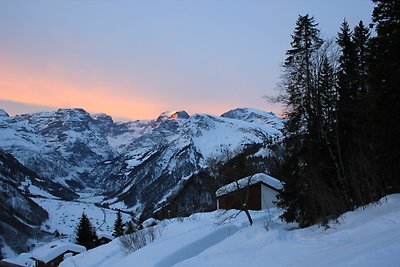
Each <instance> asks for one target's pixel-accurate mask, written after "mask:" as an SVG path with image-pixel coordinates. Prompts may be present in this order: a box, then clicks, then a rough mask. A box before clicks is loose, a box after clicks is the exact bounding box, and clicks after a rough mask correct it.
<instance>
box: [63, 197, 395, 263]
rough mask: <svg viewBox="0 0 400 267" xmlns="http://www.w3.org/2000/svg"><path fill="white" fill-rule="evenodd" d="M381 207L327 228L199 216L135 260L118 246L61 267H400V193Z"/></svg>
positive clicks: (265, 216)
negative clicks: (251, 224) (223, 220)
mask: <svg viewBox="0 0 400 267" xmlns="http://www.w3.org/2000/svg"><path fill="white" fill-rule="evenodd" d="M381 203H382V204H381V205H370V206H369V207H367V208H366V209H360V210H357V211H354V212H348V213H346V214H344V215H343V216H342V217H341V218H340V220H339V221H340V223H339V224H338V223H331V224H330V228H328V229H325V228H322V227H318V226H311V227H309V228H305V229H298V228H296V227H295V226H294V225H288V224H286V223H283V222H282V221H280V220H279V219H278V216H279V213H280V210H278V209H271V210H269V212H267V211H262V212H253V213H252V216H253V218H254V219H255V224H254V225H253V226H251V227H250V226H248V223H247V222H246V219H245V216H244V215H242V216H239V217H238V218H237V219H235V220H231V221H227V222H225V223H223V224H218V223H217V222H221V220H222V218H221V217H220V216H219V213H218V212H212V213H203V214H195V215H192V216H191V217H189V218H185V219H184V221H183V222H181V221H179V220H177V219H173V220H169V221H164V222H162V223H160V225H164V226H163V231H162V234H161V236H160V237H159V238H157V239H156V240H155V241H154V242H153V243H151V244H149V245H147V246H145V247H143V248H141V249H139V250H137V251H135V252H133V253H131V254H129V255H126V254H124V250H123V249H122V247H121V246H120V243H119V240H114V241H113V242H111V243H109V244H107V245H104V246H101V247H98V248H95V249H93V250H90V251H88V252H86V253H83V254H81V255H78V256H75V257H72V258H69V259H67V260H65V261H64V262H63V263H62V264H61V266H62V267H69V266H71V267H72V266H75V267H76V266H78V267H91V266H98V267H101V266H115V267H117V266H118V267H124V266H142V267H146V266H153V267H155V266H163V267H169V266H176V267H178V266H180V267H183V266H188V267H189V266H207V267H210V266H218V267H220V266H230V267H232V266H240V267H242V266H249V267H250V266H277V267H279V266H296V267H302V266H304V267H306V266H307V267H308V266H328V267H329V266H332V267H333V266H338V267H339V266H340V267H342V266H360V267H368V266H371V267H373V266H387V267H391V266H393V267H394V266H399V265H398V263H399V261H400V253H399V252H400V210H399V209H398V207H399V206H400V194H395V195H390V196H388V197H387V200H386V199H383V200H382V201H381ZM216 223H217V224H216Z"/></svg>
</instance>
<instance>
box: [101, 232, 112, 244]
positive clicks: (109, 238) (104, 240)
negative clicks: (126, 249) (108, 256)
mask: <svg viewBox="0 0 400 267" xmlns="http://www.w3.org/2000/svg"><path fill="white" fill-rule="evenodd" d="M97 237H98V241H97V245H98V246H101V245H104V244H107V243H110V242H111V241H112V240H113V239H114V237H113V236H112V235H109V234H105V233H100V234H98V235H97Z"/></svg>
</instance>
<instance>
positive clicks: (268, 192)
mask: <svg viewBox="0 0 400 267" xmlns="http://www.w3.org/2000/svg"><path fill="white" fill-rule="evenodd" d="M277 195H278V192H276V191H275V190H273V189H272V188H269V187H268V186H265V185H263V184H261V209H263V210H265V209H269V208H273V207H276V204H275V203H274V201H276V196H277Z"/></svg>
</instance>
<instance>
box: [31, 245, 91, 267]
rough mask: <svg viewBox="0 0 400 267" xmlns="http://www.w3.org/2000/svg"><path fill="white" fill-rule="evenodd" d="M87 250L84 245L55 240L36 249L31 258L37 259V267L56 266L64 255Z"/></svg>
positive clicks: (72, 254) (73, 254)
mask: <svg viewBox="0 0 400 267" xmlns="http://www.w3.org/2000/svg"><path fill="white" fill-rule="evenodd" d="M85 251H86V248H85V247H84V246H80V245H77V244H74V243H65V242H60V241H55V242H51V243H49V244H47V245H45V246H43V247H40V248H38V249H36V250H34V251H33V253H32V257H31V258H32V259H33V260H34V261H35V266H36V267H56V266H58V265H59V264H60V263H61V262H62V261H63V260H64V257H68V256H75V255H77V254H79V253H82V252H85Z"/></svg>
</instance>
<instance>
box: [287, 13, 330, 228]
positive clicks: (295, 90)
mask: <svg viewBox="0 0 400 267" xmlns="http://www.w3.org/2000/svg"><path fill="white" fill-rule="evenodd" d="M317 26H318V24H317V23H315V21H314V18H312V17H309V16H308V15H305V16H299V18H298V20H297V22H296V28H295V31H294V34H293V35H292V42H291V46H292V48H291V49H289V50H288V51H287V53H286V54H287V56H288V57H287V58H286V60H285V62H284V66H283V67H284V80H283V87H284V90H285V93H284V97H285V103H286V108H287V109H286V112H287V116H288V119H287V122H286V124H285V129H284V134H285V140H284V145H285V150H286V151H285V153H286V156H285V163H284V166H283V169H284V170H285V171H286V173H285V174H284V175H285V178H286V179H285V180H286V185H285V190H284V192H283V193H282V194H281V195H280V201H279V205H280V206H282V207H285V208H286V211H285V213H284V214H283V218H284V219H286V220H287V221H297V222H300V224H301V225H302V226H306V225H309V224H312V223H314V222H315V220H316V219H317V218H319V217H320V215H321V209H322V207H321V205H322V203H321V200H320V199H319V197H320V196H319V194H320V191H321V190H320V189H321V188H319V187H318V186H319V185H320V184H321V182H322V181H321V180H319V177H318V176H319V175H322V173H318V172H319V171H321V168H322V169H324V168H323V167H322V165H323V164H322V165H321V163H323V162H324V160H322V158H326V151H323V150H322V149H321V148H322V147H323V143H324V140H322V138H321V132H322V128H321V127H322V124H323V123H321V119H323V117H322V116H323V114H322V113H323V112H322V103H321V101H322V99H321V97H322V95H321V91H320V90H319V87H318V86H319V85H318V75H316V73H318V67H319V62H318V55H319V50H320V48H321V46H322V44H323V40H322V39H321V38H320V35H319V30H318V28H317ZM324 66H325V67H326V65H324ZM325 71H328V69H326V70H325Z"/></svg>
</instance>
